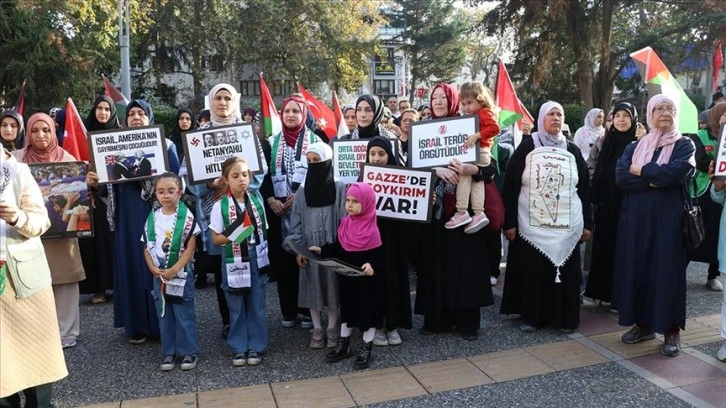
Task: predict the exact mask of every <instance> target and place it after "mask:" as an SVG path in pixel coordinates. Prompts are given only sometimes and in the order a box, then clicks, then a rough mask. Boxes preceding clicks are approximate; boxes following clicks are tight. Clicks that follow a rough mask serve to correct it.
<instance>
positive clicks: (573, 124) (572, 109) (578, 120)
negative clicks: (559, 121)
mask: <svg viewBox="0 0 726 408" xmlns="http://www.w3.org/2000/svg"><path fill="white" fill-rule="evenodd" d="M562 107H563V108H564V109H565V123H567V125H569V126H570V136H571V137H574V136H575V132H576V131H577V129H579V128H581V127H582V126H583V125H584V123H585V114H587V110H585V107H584V106H583V105H582V104H579V103H568V104H564V105H562Z"/></svg>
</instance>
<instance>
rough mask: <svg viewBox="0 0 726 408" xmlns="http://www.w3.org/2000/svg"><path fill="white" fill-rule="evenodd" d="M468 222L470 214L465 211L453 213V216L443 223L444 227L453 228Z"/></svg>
mask: <svg viewBox="0 0 726 408" xmlns="http://www.w3.org/2000/svg"><path fill="white" fill-rule="evenodd" d="M469 222H471V216H470V215H469V213H467V212H465V213H463V214H460V213H458V212H457V213H456V214H454V216H453V217H451V219H450V220H449V221H448V222H446V224H444V227H445V228H446V229H454V228H459V227H461V226H462V225H466V224H468V223H469Z"/></svg>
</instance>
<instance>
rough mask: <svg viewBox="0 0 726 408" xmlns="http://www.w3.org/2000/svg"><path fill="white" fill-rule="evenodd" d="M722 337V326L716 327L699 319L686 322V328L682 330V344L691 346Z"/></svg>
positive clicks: (714, 340) (711, 341)
mask: <svg viewBox="0 0 726 408" xmlns="http://www.w3.org/2000/svg"><path fill="white" fill-rule="evenodd" d="M720 339H721V328H720V327H719V328H718V329H715V328H713V327H711V326H707V325H705V324H703V323H700V322H698V321H690V322H688V323H687V324H686V330H683V331H681V346H682V347H690V346H697V345H699V344H706V343H713V342H716V341H719V340H720Z"/></svg>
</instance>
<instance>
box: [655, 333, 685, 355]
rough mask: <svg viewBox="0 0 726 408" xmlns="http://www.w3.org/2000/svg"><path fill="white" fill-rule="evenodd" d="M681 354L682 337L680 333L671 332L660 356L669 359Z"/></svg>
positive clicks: (666, 336) (666, 337) (666, 335)
mask: <svg viewBox="0 0 726 408" xmlns="http://www.w3.org/2000/svg"><path fill="white" fill-rule="evenodd" d="M680 352H681V335H680V333H679V332H669V333H666V334H665V341H664V342H663V347H661V349H660V354H663V355H664V356H667V357H675V356H677V355H678V354H679V353H680Z"/></svg>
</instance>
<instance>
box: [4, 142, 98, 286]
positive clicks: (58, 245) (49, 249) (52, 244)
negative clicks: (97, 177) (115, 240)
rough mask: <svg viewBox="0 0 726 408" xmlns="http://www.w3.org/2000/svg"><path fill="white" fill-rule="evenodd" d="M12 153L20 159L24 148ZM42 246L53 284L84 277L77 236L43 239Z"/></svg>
mask: <svg viewBox="0 0 726 408" xmlns="http://www.w3.org/2000/svg"><path fill="white" fill-rule="evenodd" d="M63 153H64V154H63V159H61V161H62V162H72V161H78V160H76V158H75V157H73V156H72V155H71V154H70V153H68V152H66V151H64V152H63ZM13 154H14V155H15V157H16V158H17V159H18V160H22V157H23V156H24V155H25V149H22V150H18V151H16V152H14V153H13ZM88 239H93V238H88ZM43 247H44V248H45V257H46V258H48V264H49V265H50V273H51V275H52V277H53V284H54V285H61V284H64V283H75V282H80V281H82V280H84V279H86V273H85V271H84V270H83V263H82V262H81V252H80V249H79V248H78V238H66V239H51V240H47V241H43Z"/></svg>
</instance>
